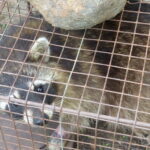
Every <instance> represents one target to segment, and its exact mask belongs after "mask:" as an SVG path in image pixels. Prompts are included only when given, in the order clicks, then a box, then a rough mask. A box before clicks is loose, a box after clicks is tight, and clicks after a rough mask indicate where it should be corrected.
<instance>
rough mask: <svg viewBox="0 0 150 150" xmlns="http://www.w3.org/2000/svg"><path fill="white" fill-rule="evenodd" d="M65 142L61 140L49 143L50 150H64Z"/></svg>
mask: <svg viewBox="0 0 150 150" xmlns="http://www.w3.org/2000/svg"><path fill="white" fill-rule="evenodd" d="M63 145H64V144H63V140H61V139H52V140H51V141H50V142H49V145H48V150H62V149H63V147H64V146H63Z"/></svg>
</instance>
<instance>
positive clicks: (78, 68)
mask: <svg viewBox="0 0 150 150" xmlns="http://www.w3.org/2000/svg"><path fill="white" fill-rule="evenodd" d="M40 23H41V22H39V20H36V19H34V18H32V17H31V18H28V20H26V22H24V23H22V24H21V26H22V25H23V24H24V25H23V28H22V29H21V28H20V27H19V26H13V25H12V26H10V27H8V28H7V30H6V31H5V34H4V35H3V37H2V39H1V41H0V46H1V47H0V53H1V61H4V62H3V63H2V65H1V78H0V84H1V85H8V86H12V85H13V86H14V87H15V88H19V89H14V90H12V92H11V94H10V91H9V92H6V93H5V95H7V94H10V95H11V96H13V97H15V98H18V99H26V100H29V101H35V102H38V103H46V104H49V105H55V106H58V107H62V108H69V109H72V110H79V111H83V112H90V113H96V114H103V115H107V116H112V117H119V118H123V119H128V120H135V117H136V121H140V122H145V123H150V115H149V113H150V109H149V108H150V102H149V100H148V99H149V98H150V92H149V84H150V82H149V70H150V66H149V60H148V59H146V58H145V59H143V57H145V55H146V48H145V49H144V48H143V46H140V44H141V45H144V44H145V43H146V38H147V39H148V37H147V36H143V38H142V39H141V38H140V37H138V36H136V35H135V40H136V43H137V44H139V46H138V45H135V46H133V47H132V46H131V43H132V42H131V40H132V38H133V34H127V33H119V35H118V41H120V42H126V43H128V42H129V43H130V44H122V43H117V44H116V45H114V43H113V42H112V43H111V42H110V43H107V41H99V45H98V41H96V40H93V41H92V40H88V37H87V36H89V37H90V38H93V39H94V38H95V37H98V38H99V37H100V34H103V35H102V36H103V38H108V39H109V40H111V39H112V38H113V37H112V36H113V35H112V34H111V33H109V34H108V33H107V34H108V35H107V34H105V35H104V33H100V32H99V34H98V33H97V32H98V31H97V32H95V33H93V31H94V30H93V31H92V29H91V30H90V29H89V30H87V31H84V30H80V31H65V30H60V29H57V28H56V29H54V28H53V27H52V26H51V25H49V24H47V23H46V22H43V23H42V24H40ZM112 23H113V22H111V21H108V22H106V23H105V26H107V27H111V26H112ZM19 25H20V24H19ZM115 25H117V24H115ZM26 27H28V28H26ZM36 29H37V30H36ZM39 29H40V30H39ZM138 29H139V30H140V32H141V33H142V31H143V30H144V29H145V28H143V27H142V26H141V28H138ZM47 31H48V32H47ZM19 32H20V33H19ZM12 36H13V37H14V36H15V37H16V38H17V37H18V36H19V39H15V38H13V37H12ZM35 36H36V40H35V39H34V38H35ZM76 37H78V38H76ZM83 38H85V39H83ZM34 40H35V41H34ZM147 42H148V41H147ZM64 45H65V46H64ZM12 47H13V49H10V50H8V51H9V52H7V51H5V50H6V49H7V48H12ZM97 47H98V48H97ZM131 49H133V50H134V51H132V52H131ZM19 50H23V52H22V51H19ZM112 51H113V53H112ZM19 52H20V54H18V53H19ZM8 53H10V55H9V57H7V56H8ZM119 54H122V55H119ZM129 56H130V58H129ZM131 56H135V57H131ZM147 57H148V55H147ZM4 58H7V59H8V61H7V62H5V60H4ZM13 60H17V61H16V62H15V63H14V64H13V63H12V61H13ZM9 61H10V62H9ZM22 62H25V64H23V66H22V67H21V64H22ZM144 64H145V68H143V67H144ZM110 65H111V66H110ZM18 70H20V71H18ZM144 71H145V72H144ZM7 72H9V73H13V74H18V73H19V75H23V77H17V79H16V77H15V75H14V76H12V77H11V78H12V79H11V80H13V81H15V83H13V81H11V83H13V84H12V85H11V84H10V79H9V78H10V75H7ZM6 75H7V76H8V77H7V76H6ZM24 76H25V77H26V76H27V77H32V78H30V79H28V78H25V77H24ZM33 77H34V79H33ZM8 79H9V80H8ZM15 79H16V80H15ZM4 81H7V82H9V83H6V84H5V83H4ZM140 84H142V88H141V86H140ZM21 89H22V90H21ZM28 90H30V91H29V92H28ZM0 92H1V94H4V90H2V89H1V90H0ZM27 93H28V94H27ZM43 93H46V94H48V95H47V96H46V97H45V96H44V95H42V94H43ZM119 106H121V107H119ZM0 107H1V109H7V110H9V111H12V112H14V113H15V112H18V113H19V115H18V114H17V115H14V116H13V117H14V118H19V119H21V118H22V119H23V120H24V121H25V122H29V123H30V124H36V125H44V124H45V123H46V121H44V122H43V119H39V118H40V117H41V118H44V119H45V120H48V119H51V118H52V116H53V115H54V114H55V113H54V112H53V111H51V110H49V111H47V110H46V111H44V114H43V113H42V111H41V110H39V109H35V108H29V109H27V110H25V109H24V108H23V106H20V107H17V106H16V104H15V105H14V104H7V103H4V102H3V103H1V104H0ZM137 107H138V111H141V112H140V113H139V112H138V113H136V109H137ZM125 108H127V109H125ZM118 112H119V113H118ZM142 112H143V113H142ZM144 112H145V113H144ZM25 113H27V114H28V113H29V114H30V115H31V116H32V117H29V118H28V117H27V116H26V115H25ZM59 115H60V116H59V122H60V124H59V125H58V127H57V129H56V131H54V132H53V134H52V137H51V138H50V140H49V141H48V144H49V145H48V148H49V150H56V149H61V148H60V147H63V146H65V144H66V142H65V141H63V140H61V138H63V139H66V138H70V136H71V134H70V133H74V134H76V133H77V132H79V131H80V132H83V131H84V129H83V128H88V127H90V119H89V118H86V117H85V118H84V117H80V116H77V115H73V114H66V113H63V112H61V113H60V114H59ZM107 126H108V129H109V128H111V129H112V128H114V127H115V126H116V124H112V123H109V122H107ZM117 128H119V129H120V130H122V131H126V130H130V129H129V128H128V127H126V128H124V126H122V125H117ZM133 132H134V134H136V135H137V136H142V137H143V136H146V137H149V135H150V131H149V130H142V129H141V130H140V129H136V128H135V129H133ZM56 138H59V139H56Z"/></svg>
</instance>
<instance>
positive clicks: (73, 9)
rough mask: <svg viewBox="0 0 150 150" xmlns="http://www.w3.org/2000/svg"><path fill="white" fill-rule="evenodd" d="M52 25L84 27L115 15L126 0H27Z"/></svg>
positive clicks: (70, 27) (71, 27)
mask: <svg viewBox="0 0 150 150" xmlns="http://www.w3.org/2000/svg"><path fill="white" fill-rule="evenodd" d="M28 1H29V2H30V3H31V4H32V5H33V7H34V8H36V9H37V10H38V11H39V12H40V13H41V14H42V15H43V17H44V18H45V20H46V21H48V22H49V23H51V24H52V25H53V26H56V27H60V28H63V29H69V30H70V29H85V28H90V27H92V26H94V25H96V24H99V23H101V22H103V21H105V20H109V19H111V18H113V17H114V16H116V15H117V14H118V13H119V12H120V11H121V10H122V9H123V8H124V6H125V4H126V1H127V0H28Z"/></svg>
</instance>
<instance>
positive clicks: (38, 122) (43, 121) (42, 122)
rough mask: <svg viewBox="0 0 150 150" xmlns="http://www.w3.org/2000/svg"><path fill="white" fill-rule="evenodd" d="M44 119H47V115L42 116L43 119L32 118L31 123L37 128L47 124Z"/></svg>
mask: <svg viewBox="0 0 150 150" xmlns="http://www.w3.org/2000/svg"><path fill="white" fill-rule="evenodd" d="M45 119H49V117H48V115H46V114H44V116H43V119H39V118H34V119H33V123H34V124H35V125H38V126H43V125H44V124H47V123H48V121H46V120H45Z"/></svg>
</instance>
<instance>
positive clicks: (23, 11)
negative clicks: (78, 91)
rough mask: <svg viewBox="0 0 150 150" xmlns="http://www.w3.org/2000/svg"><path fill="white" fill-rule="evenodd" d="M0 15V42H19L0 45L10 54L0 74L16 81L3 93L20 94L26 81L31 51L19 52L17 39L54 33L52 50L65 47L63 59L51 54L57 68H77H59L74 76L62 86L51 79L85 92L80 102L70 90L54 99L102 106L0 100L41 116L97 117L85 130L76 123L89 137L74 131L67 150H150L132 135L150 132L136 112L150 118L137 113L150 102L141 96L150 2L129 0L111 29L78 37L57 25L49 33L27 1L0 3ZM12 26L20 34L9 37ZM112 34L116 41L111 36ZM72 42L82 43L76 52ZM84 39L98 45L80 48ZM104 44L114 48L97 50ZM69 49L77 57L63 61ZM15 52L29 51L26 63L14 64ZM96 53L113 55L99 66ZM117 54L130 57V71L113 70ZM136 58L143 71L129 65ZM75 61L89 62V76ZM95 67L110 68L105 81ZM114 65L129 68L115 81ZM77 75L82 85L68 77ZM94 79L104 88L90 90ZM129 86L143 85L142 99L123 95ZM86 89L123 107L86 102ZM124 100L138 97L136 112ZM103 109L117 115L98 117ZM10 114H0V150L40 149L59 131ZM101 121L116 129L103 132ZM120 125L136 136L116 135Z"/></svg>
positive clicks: (101, 28) (148, 44)
mask: <svg viewBox="0 0 150 150" xmlns="http://www.w3.org/2000/svg"><path fill="white" fill-rule="evenodd" d="M0 13H1V15H0V19H1V20H0V21H1V22H0V39H2V38H4V37H8V39H10V40H11V39H15V42H14V44H13V46H12V47H9V46H8V47H6V46H3V45H0V48H1V50H2V49H3V50H5V51H6V52H7V56H6V57H5V58H3V57H2V56H0V62H2V64H1V66H0V68H1V71H0V72H1V74H2V73H4V74H7V75H14V76H15V80H14V81H13V83H12V84H11V85H6V84H0V87H1V88H3V89H7V88H9V89H10V91H12V90H13V89H17V90H19V88H17V87H15V82H16V81H17V79H18V78H19V76H21V77H26V76H25V75H22V74H21V75H20V73H21V68H22V67H23V65H26V64H27V63H26V59H27V56H28V54H29V53H28V51H25V50H22V49H19V48H16V47H15V45H16V44H17V42H18V41H19V40H24V41H27V42H30V43H31V42H35V40H36V39H37V37H39V34H40V33H42V34H43V35H45V34H50V35H51V36H50V38H49V42H50V46H51V47H52V46H53V47H55V48H57V49H61V50H60V55H58V56H50V58H54V59H55V58H56V59H57V63H58V64H59V63H60V62H61V60H65V61H68V63H71V62H73V67H72V68H71V70H69V71H68V70H63V69H59V71H60V72H66V73H70V76H69V79H68V80H67V81H66V83H63V82H62V83H60V82H58V83H57V82H56V81H52V82H54V83H57V84H61V85H64V86H65V89H67V87H68V86H76V87H80V88H82V89H83V93H82V96H81V98H75V97H67V96H66V95H65V92H66V91H64V93H63V95H55V97H57V98H62V99H64V98H69V99H70V100H74V101H78V102H79V104H81V103H82V102H88V103H91V105H92V104H93V105H94V104H95V105H98V106H99V107H98V108H99V110H98V111H97V113H93V112H84V111H81V110H80V108H79V109H78V110H72V109H69V108H63V107H62V104H61V105H60V106H59V107H58V106H53V105H47V104H44V103H43V104H40V103H37V102H32V101H28V100H27V99H26V100H21V99H16V98H12V97H10V96H4V95H0V101H2V102H4V101H5V102H8V103H13V104H16V105H21V106H25V107H26V108H27V107H33V108H38V109H40V110H42V112H43V111H44V110H53V111H55V112H58V113H63V114H64V113H65V114H70V115H76V116H77V117H78V118H79V117H84V118H91V119H95V120H96V126H95V127H84V126H83V127H82V126H80V125H79V124H78V123H77V125H76V126H77V128H78V129H77V130H79V128H86V129H87V130H88V132H87V133H85V134H83V133H82V134H81V133H79V131H78V132H77V133H71V134H72V135H73V136H76V139H77V140H75V139H68V141H70V142H69V144H70V143H71V144H70V145H67V146H66V148H67V149H95V150H101V149H105V150H110V149H118V150H119V149H120V150H121V149H124V150H127V149H129V150H130V149H132V150H133V149H136V150H148V149H150V146H149V145H148V144H145V139H146V138H145V137H139V136H136V135H134V134H133V130H134V129H135V128H136V129H141V130H147V131H149V130H150V123H149V122H140V121H137V120H136V115H137V113H141V114H145V115H148V117H150V112H144V111H141V110H139V109H138V105H139V103H140V99H144V100H146V101H149V97H144V96H142V95H140V94H141V92H140V91H141V90H142V87H143V86H147V87H149V84H148V83H143V80H144V73H147V74H148V73H149V70H146V69H145V68H146V65H147V64H146V63H147V61H149V60H150V58H149V57H148V56H149V51H150V2H149V1H144V0H141V1H138V0H130V1H128V2H127V6H126V7H125V9H124V10H123V11H122V13H121V14H119V15H118V16H117V17H115V18H113V19H112V20H111V21H110V22H111V23H112V26H111V27H110V26H107V23H103V24H101V25H98V26H95V27H93V28H92V29H87V30H85V31H83V33H82V34H81V35H80V34H78V31H75V32H71V31H69V32H67V31H63V32H62V31H60V30H59V29H58V28H54V27H52V28H51V30H50V31H47V30H45V29H42V25H43V23H44V19H43V18H41V17H39V16H30V14H31V13H33V8H32V9H31V10H28V7H27V3H26V1H25V0H16V1H13V0H12V1H11V0H1V1H0ZM129 16H131V19H129V18H130V17H129ZM29 18H32V19H34V20H35V21H38V22H39V24H38V26H37V27H35V28H33V27H30V26H27V22H28V19H29ZM22 20H23V23H22V24H21V25H20V24H18V22H22ZM16 22H17V23H16ZM123 25H124V27H123ZM10 26H13V27H15V28H16V29H19V31H18V33H17V34H16V35H9V34H8V31H7V30H8V28H9V27H10ZM116 26H117V27H116ZM141 26H144V27H145V30H144V32H140V31H138V29H139V28H140V27H141ZM25 29H26V30H28V31H34V32H35V34H34V37H33V38H32V39H30V38H24V37H21V36H22V32H23V30H25ZM89 33H90V34H89ZM91 33H93V34H95V36H94V38H93V37H91ZM104 33H105V35H104ZM120 34H131V35H132V38H131V39H130V40H131V41H129V40H128V39H125V40H124V41H119V37H120ZM110 35H111V36H112V37H110ZM56 36H57V37H58V39H59V37H60V38H61V37H63V38H64V39H65V40H64V41H63V43H61V44H59V43H58V41H57V42H54V37H56ZM137 36H139V38H143V40H144V42H143V43H142V42H141V43H140V42H135V41H136V38H137ZM70 38H74V39H76V40H80V42H79V47H78V48H76V47H75V45H73V46H72V45H71V44H70V45H68V41H69V39H70ZM126 40H127V41H126ZM85 41H88V42H89V44H91V45H94V44H95V45H94V46H93V47H92V48H91V49H86V48H83V47H82V45H83V42H85ZM93 43H94V44H93ZM101 43H106V44H109V45H110V44H113V46H112V47H111V48H112V49H111V51H110V50H109V49H108V50H107V51H98V50H99V49H100V47H99V45H100V44H101ZM118 44H120V45H126V46H129V48H128V51H129V52H128V53H125V52H120V53H119V52H118V53H117V51H116V46H117V45H118ZM134 46H137V47H138V46H139V47H141V48H143V50H144V51H145V55H144V56H138V55H136V54H135V53H133V50H134ZM66 48H68V49H70V50H72V51H74V52H75V53H76V57H75V58H74V59H72V58H67V57H64V55H63V53H64V51H65V49H66ZM93 50H94V56H93V58H92V60H84V59H83V60H79V55H80V53H81V52H92V51H93ZM14 51H15V52H18V53H22V54H23V53H26V54H27V55H26V57H25V58H24V59H22V58H20V59H19V58H17V59H18V60H14V59H11V56H12V55H13V53H14ZM97 53H100V54H101V55H103V54H104V55H109V56H110V61H109V63H108V64H105V63H101V62H95V61H94V59H95V56H96V55H97ZM0 54H2V53H1V52H0ZM44 56H45V55H44ZM44 56H43V57H42V59H43V58H44ZM114 56H116V57H121V58H123V59H124V58H127V66H126V68H125V67H124V66H121V65H120V66H119V65H118V66H117V65H116V66H112V65H111V64H112V61H113V59H114ZM132 59H135V60H136V61H143V67H142V68H140V69H139V68H138V67H137V68H130V66H129V65H130V61H132ZM7 63H16V65H18V64H19V65H20V68H19V70H18V71H17V72H9V71H8V70H6V69H5V68H6V66H7ZM77 63H86V64H89V66H90V68H89V70H88V71H87V72H75V71H74V68H75V65H76V64H77ZM41 64H42V60H41V62H40V63H39V64H37V68H40V67H41ZM93 65H100V66H103V67H107V68H108V71H107V73H106V76H105V77H104V76H100V75H97V74H93V73H92V67H93ZM111 67H115V68H117V69H120V70H125V77H124V78H117V77H116V78H114V77H111V76H109V72H110V71H111ZM45 68H46V67H45ZM47 69H49V67H47ZM54 69H56V68H55V67H54ZM129 71H135V72H137V73H139V74H141V80H140V81H139V82H135V81H131V80H128V79H127V75H128V72H129ZM74 73H75V74H78V75H85V76H87V78H86V81H85V84H84V85H76V84H74V83H70V78H71V76H72V75H73V74H74ZM91 76H92V77H95V78H102V79H104V80H105V82H104V86H103V88H99V87H90V86H89V85H88V78H90V77H91ZM28 78H31V80H32V82H33V81H34V80H35V77H28ZM107 80H115V81H118V82H123V90H122V91H121V92H120V91H111V90H109V89H106V88H105V86H106V84H107V83H106V82H107ZM126 83H130V84H135V85H136V86H138V87H139V95H132V94H130V93H125V91H124V89H125V84H126ZM86 88H89V89H91V90H93V91H98V92H101V93H102V95H103V93H104V92H108V93H111V94H116V95H121V98H120V103H119V106H118V105H117V106H115V105H110V104H106V103H103V102H102V100H101V98H100V103H98V102H95V101H92V100H86V99H84V92H85V89H86ZM21 90H22V89H21ZM30 90H31V89H30V88H29V89H28V90H26V89H24V91H26V92H27V95H26V97H28V95H29V92H30ZM0 94H1V93H0ZM45 95H46V94H45ZM123 96H128V97H134V98H135V99H137V108H136V109H132V107H131V108H127V107H123V106H122V104H121V102H122V99H123ZM62 103H63V101H62ZM135 105H136V104H135ZM103 106H108V107H113V108H116V109H118V115H117V117H112V116H106V115H102V114H100V108H101V107H103ZM79 107H80V105H79ZM122 109H123V110H126V111H132V112H135V118H134V119H133V120H128V119H125V118H120V116H119V114H120V113H119V112H120V110H122ZM1 112H9V111H8V110H5V111H4V110H1ZM9 113H10V117H8V116H6V114H5V113H2V115H0V135H1V137H0V140H1V141H0V144H1V146H0V150H14V149H19V150H22V149H23V150H24V149H26V150H27V149H29V150H32V149H37V150H38V149H39V148H40V147H41V145H43V144H46V145H47V144H48V139H49V138H53V137H52V136H51V134H50V133H51V132H52V131H53V130H55V129H54V128H53V127H49V126H46V125H44V126H40V127H37V126H33V125H31V124H30V123H29V119H30V117H31V116H30V115H29V114H28V113H27V112H26V113H25V114H24V115H26V116H28V117H27V118H28V120H27V121H28V123H24V122H21V121H19V120H14V119H13V117H12V114H13V113H12V112H9ZM98 121H105V122H110V123H112V124H115V129H114V130H107V129H105V128H99V127H98ZM51 122H52V123H53V124H54V126H55V125H56V124H61V122H60V121H58V120H51ZM66 124H69V125H72V126H74V124H73V123H72V122H67V123H66ZM119 124H121V125H124V126H128V127H131V128H132V133H128V132H127V133H124V132H119V131H117V126H118V125H119ZM47 132H48V133H47ZM91 132H92V133H91ZM93 133H94V134H93ZM99 134H100V135H99ZM105 134H106V135H107V136H106V137H105V136H104V135H105ZM109 136H110V137H109ZM62 140H63V139H62ZM93 140H94V142H93ZM74 143H76V144H74ZM74 145H75V146H74Z"/></svg>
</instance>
